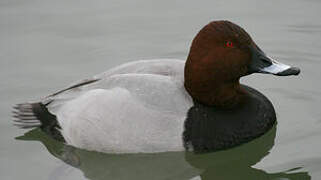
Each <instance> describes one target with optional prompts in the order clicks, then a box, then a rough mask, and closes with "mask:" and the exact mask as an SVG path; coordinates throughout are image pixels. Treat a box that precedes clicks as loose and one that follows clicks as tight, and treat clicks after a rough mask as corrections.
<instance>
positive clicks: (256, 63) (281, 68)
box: [248, 46, 300, 76]
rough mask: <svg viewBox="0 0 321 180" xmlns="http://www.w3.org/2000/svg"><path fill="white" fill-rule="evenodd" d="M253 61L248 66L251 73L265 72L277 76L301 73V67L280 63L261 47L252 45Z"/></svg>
mask: <svg viewBox="0 0 321 180" xmlns="http://www.w3.org/2000/svg"><path fill="white" fill-rule="evenodd" d="M250 49H251V52H252V59H251V63H250V65H249V67H248V70H249V71H248V72H249V74H252V73H264V74H273V75H277V76H290V75H298V74H300V69H299V68H297V67H292V66H289V65H286V64H283V63H280V62H278V61H276V60H274V59H272V58H270V57H268V56H267V55H266V54H265V53H264V52H263V51H262V50H261V49H260V48H259V47H257V46H251V47H250Z"/></svg>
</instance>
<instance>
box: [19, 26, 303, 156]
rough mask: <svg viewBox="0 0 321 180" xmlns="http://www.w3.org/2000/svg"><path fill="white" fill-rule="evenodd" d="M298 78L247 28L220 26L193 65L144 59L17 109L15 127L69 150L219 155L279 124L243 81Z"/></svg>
mask: <svg viewBox="0 0 321 180" xmlns="http://www.w3.org/2000/svg"><path fill="white" fill-rule="evenodd" d="M252 73H266V74H274V75H278V76H288V75H298V74H299V73H300V70H299V69H298V68H296V67H291V66H288V65H284V64H281V63H279V62H277V61H275V60H273V59H272V58H270V57H268V56H267V55H265V53H264V52H263V51H262V50H261V49H260V48H259V47H258V46H257V45H256V44H255V42H254V41H253V40H252V39H251V37H250V36H249V34H248V33H247V32H246V31H245V30H244V29H242V28H241V27H240V26H238V25H236V24H234V23H232V22H229V21H213V22H210V23H209V24H207V25H206V26H205V27H203V28H202V29H201V30H200V32H199V33H198V34H197V35H196V37H195V38H194V40H193V42H192V45H191V48H190V51H189V55H188V57H187V60H186V61H183V60H176V59H157V60H140V61H134V62H131V63H127V64H123V65H120V66H118V67H115V68H112V69H110V70H108V71H106V72H104V73H102V74H99V75H96V76H94V77H92V78H89V79H86V80H83V81H80V82H78V83H74V84H73V85H71V86H69V87H67V88H65V89H62V90H60V91H58V92H56V93H54V94H52V95H49V96H47V97H45V98H43V99H40V100H39V101H38V102H31V103H23V104H18V105H17V106H15V111H14V117H15V120H14V121H15V124H16V125H17V126H19V127H22V128H33V127H40V128H41V129H42V130H44V131H45V132H47V133H48V134H49V135H50V136H52V137H53V138H56V139H58V140H61V141H64V142H66V143H67V144H69V145H72V146H75V147H78V148H83V149H87V150H94V151H100V152H108V153H152V152H165V151H183V150H193V151H195V152H208V151H216V150H221V149H226V148H231V147H234V146H237V145H240V144H242V143H245V142H248V141H250V140H253V139H255V138H257V137H259V136H261V135H262V134H264V133H265V132H267V131H268V130H269V129H270V128H271V127H272V126H273V125H274V124H275V121H276V115H275V111H274V108H273V105H272V104H271V102H270V101H269V100H268V99H267V98H266V97H265V96H264V95H263V94H261V93H260V92H258V91H257V90H255V89H253V88H251V87H248V86H246V85H242V84H240V83H239V79H240V78H241V77H243V76H247V75H249V74H252Z"/></svg>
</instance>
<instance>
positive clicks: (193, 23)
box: [0, 0, 321, 180]
mask: <svg viewBox="0 0 321 180" xmlns="http://www.w3.org/2000/svg"><path fill="white" fill-rule="evenodd" d="M320 9H321V2H320V1H317V0H307V1H304V0H284V1H264V2H263V1H255V0H244V1H237V0H232V1H223V0H219V1H209V0H208V1H202V2H200V1H190V2H187V1H183V0H178V1H175V2H173V1H170V0H163V1H150V0H139V1H136V2H133V1H127V2H125V1H115V0H111V1H105V0H96V1H86V0H77V1H76V0H69V1H63V0H56V1H46V0H29V1H21V0H2V1H1V2H0V27H1V28H0V39H1V41H0V78H1V81H0V87H1V88H0V94H1V95H0V100H1V101H0V117H1V119H2V120H1V121H0V131H1V136H0V142H1V144H0V177H1V179H5V180H7V179H49V180H52V179H77V180H78V179H91V180H98V179H193V180H198V179H203V180H204V179H260V180H261V179H263V180H264V179H282V180H285V179H291V180H305V179H321V142H320V138H321V118H320V117H321V112H320V105H321V90H320V87H321V85H320V78H321V71H320V67H321V66H320V65H321V58H320V57H321V51H320V49H321V22H320V15H321V14H320ZM215 19H228V20H231V21H233V22H235V23H237V24H239V25H241V26H242V27H244V28H245V29H246V30H247V31H248V32H249V33H250V34H251V36H252V37H253V39H254V40H255V41H256V42H257V44H258V45H260V47H261V48H262V49H264V50H265V52H266V53H267V54H268V55H270V56H272V57H273V58H275V59H278V60H279V61H281V62H284V63H286V64H291V65H295V66H298V67H300V68H301V71H302V73H301V74H300V76H298V77H276V76H268V75H252V76H249V77H246V78H243V79H242V82H243V83H244V84H248V85H250V86H252V87H255V88H256V89H258V90H259V91H261V92H262V93H264V94H265V95H266V96H267V97H268V98H269V99H270V100H271V101H272V102H273V104H274V107H275V109H276V111H277V117H278V124H277V127H275V128H274V129H272V130H271V131H270V132H269V133H267V134H266V135H265V136H263V137H261V138H258V139H257V140H255V141H252V142H251V143H248V144H245V145H243V146H240V147H238V148H234V149H231V150H228V151H222V152H216V153H210V154H203V155H195V154H191V153H184V152H178V153H160V154H139V155H109V154H102V153H93V152H87V151H84V150H79V149H75V148H72V147H69V146H64V145H63V144H61V143H59V142H55V141H53V140H52V139H50V138H48V137H46V136H45V135H44V134H42V133H41V132H40V131H39V130H37V129H35V130H33V131H29V132H28V131H24V130H20V129H17V128H16V127H13V126H12V123H11V118H10V116H11V107H12V105H13V104H15V103H19V102H24V101H29V100H33V99H35V98H37V97H42V96H45V95H47V94H49V93H51V92H54V91H55V90H57V89H59V88H62V87H64V86H66V85H68V84H69V83H71V82H73V81H75V80H78V79H82V78H86V77H88V76H91V75H94V74H97V73H100V72H102V71H105V70H106V69H109V68H111V67H114V66H116V65H119V64H122V63H125V62H129V61H133V60H137V59H151V58H181V59H185V58H186V55H187V53H188V50H189V46H190V42H191V40H192V38H193V37H194V35H195V34H196V33H197V31H198V30H199V29H200V28H201V27H202V26H204V25H205V24H206V23H208V22H209V21H211V20H215ZM24 133H27V134H26V135H25V136H22V135H23V134H24ZM19 136H20V137H19ZM16 137H19V138H18V139H20V140H16V139H15V138H16ZM30 140H32V141H30Z"/></svg>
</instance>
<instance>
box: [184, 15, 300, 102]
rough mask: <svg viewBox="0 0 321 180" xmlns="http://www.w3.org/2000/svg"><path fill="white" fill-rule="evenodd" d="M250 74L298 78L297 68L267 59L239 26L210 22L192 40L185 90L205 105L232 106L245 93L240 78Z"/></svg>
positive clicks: (186, 67)
mask: <svg viewBox="0 0 321 180" xmlns="http://www.w3.org/2000/svg"><path fill="white" fill-rule="evenodd" d="M252 73H265V74H273V75H277V76H289V75H298V74H299V73H300V69H299V68H296V67H291V66H288V65H285V64H282V63H279V62H277V61H276V60H274V59H272V58H270V57H268V56H267V55H266V54H265V53H264V52H263V51H262V50H261V49H260V48H259V47H258V46H257V45H256V43H255V42H254V41H253V40H252V38H251V37H250V35H249V34H248V33H247V32H246V31H245V30H244V29H243V28H241V27H240V26H238V25H236V24H234V23H232V22H229V21H213V22H210V23H209V24H207V25H206V26H205V27H203V28H202V29H201V30H200V32H199V33H198V34H197V35H196V37H195V38H194V40H193V42H192V45H191V48H190V52H189V55H188V58H187V61H186V64H185V72H184V76H185V81H184V84H185V88H186V90H187V91H188V92H189V94H190V95H191V96H192V97H193V99H194V100H196V101H199V102H201V103H202V104H205V105H210V106H219V107H234V106H235V105H237V104H239V103H240V102H242V100H243V99H244V97H246V95H247V92H246V91H245V90H243V89H242V87H241V86H240V83H239V79H240V78H241V77H242V76H246V75H249V74H252Z"/></svg>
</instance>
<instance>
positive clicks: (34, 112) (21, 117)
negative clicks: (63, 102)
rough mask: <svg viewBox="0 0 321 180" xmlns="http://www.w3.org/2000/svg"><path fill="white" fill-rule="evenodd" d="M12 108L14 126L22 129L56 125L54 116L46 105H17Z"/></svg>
mask: <svg viewBox="0 0 321 180" xmlns="http://www.w3.org/2000/svg"><path fill="white" fill-rule="evenodd" d="M13 108H14V110H13V118H14V119H13V121H14V125H16V126H18V127H20V128H22V129H29V128H34V127H41V128H48V127H49V128H50V127H53V126H55V125H57V120H56V116H54V115H53V114H51V113H50V112H49V111H48V109H47V108H46V105H44V104H42V103H40V102H37V103H22V104H17V105H16V106H14V107H13Z"/></svg>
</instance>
